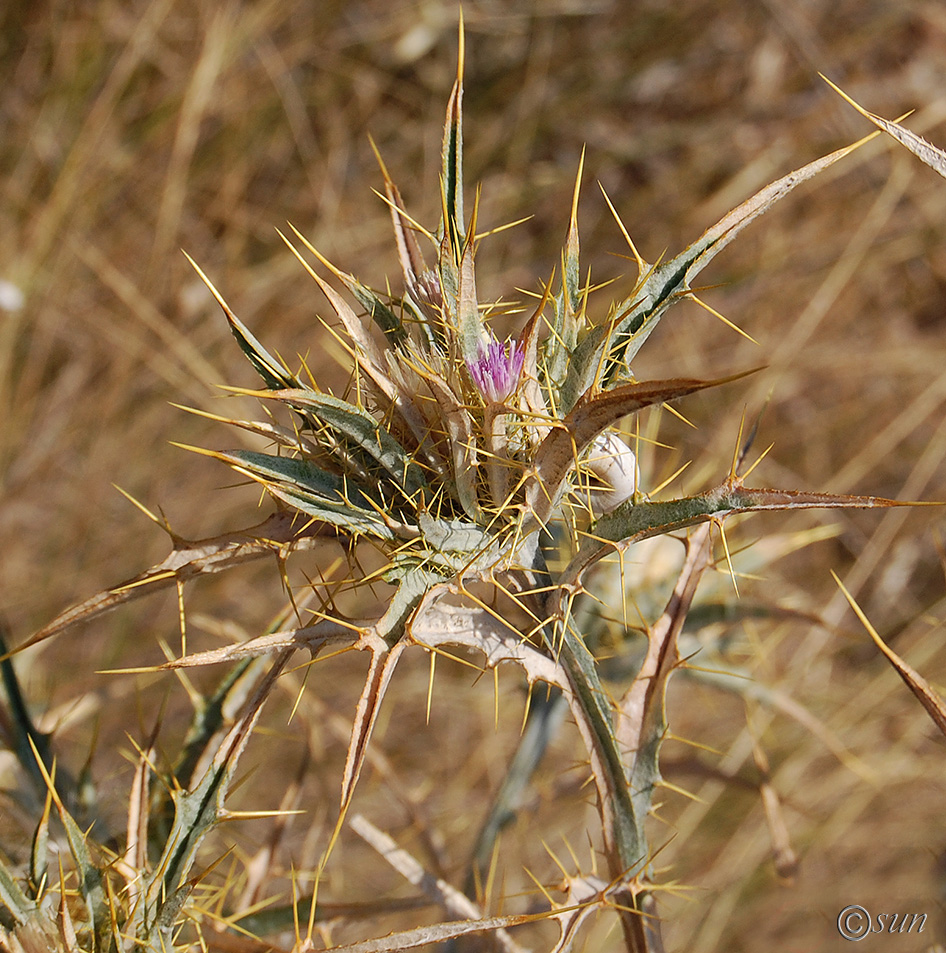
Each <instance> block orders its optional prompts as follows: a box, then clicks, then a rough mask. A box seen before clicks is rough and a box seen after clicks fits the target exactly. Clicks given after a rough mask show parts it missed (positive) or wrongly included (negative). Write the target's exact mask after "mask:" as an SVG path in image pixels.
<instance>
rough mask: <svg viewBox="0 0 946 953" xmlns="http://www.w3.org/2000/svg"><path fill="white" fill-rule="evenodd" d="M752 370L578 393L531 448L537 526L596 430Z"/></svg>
mask: <svg viewBox="0 0 946 953" xmlns="http://www.w3.org/2000/svg"><path fill="white" fill-rule="evenodd" d="M753 373H755V370H752V371H746V372H744V373H742V374H736V375H733V376H731V377H723V378H720V379H718V380H711V381H704V380H697V379H694V378H674V379H670V380H661V381H642V382H639V383H635V384H624V385H622V386H620V387H615V388H614V389H613V390H609V391H605V392H604V393H601V394H597V395H596V396H590V395H585V396H583V397H582V398H581V400H579V401H578V403H577V404H576V405H575V407H574V409H573V410H572V411H571V412H570V413H569V414H568V415H567V416H566V417H565V419H564V420H563V421H562V422H561V424H560V425H559V426H555V427H553V428H552V429H551V431H550V432H549V433H548V435H547V436H546V438H545V439H544V440H543V441H542V444H541V446H540V447H539V449H538V451H537V452H536V455H535V475H534V476H533V477H532V479H531V481H530V484H529V485H528V488H527V491H526V492H527V499H528V501H529V505H530V507H531V510H532V513H533V515H534V517H535V519H536V520H537V521H538V522H540V523H543V524H544V523H545V522H546V521H547V520H548V519H549V517H550V516H551V513H552V510H553V509H554V508H555V506H556V505H557V503H558V499H559V497H560V496H561V493H562V491H563V489H564V486H565V480H566V478H567V477H568V474H569V473H570V472H571V471H572V470H573V469H574V468H575V467H576V466H577V464H578V461H579V459H580V457H581V455H582V453H584V452H585V450H587V449H588V447H589V446H590V445H591V442H592V441H593V440H594V439H595V437H597V436H598V434H600V433H602V432H603V431H604V430H607V428H608V427H610V426H612V425H613V424H615V423H616V422H617V421H619V420H620V419H621V418H622V417H626V416H627V415H628V414H632V413H636V412H637V411H638V410H641V409H643V408H644V407H650V406H652V405H654V404H661V403H666V402H667V401H671V400H676V399H677V398H680V397H685V396H686V395H688V394H693V393H696V392H697V391H700V390H705V389H706V388H708V387H717V386H719V385H721V384H728V383H731V382H732V381H735V380H739V379H740V378H742V377H745V376H747V375H748V374H753Z"/></svg>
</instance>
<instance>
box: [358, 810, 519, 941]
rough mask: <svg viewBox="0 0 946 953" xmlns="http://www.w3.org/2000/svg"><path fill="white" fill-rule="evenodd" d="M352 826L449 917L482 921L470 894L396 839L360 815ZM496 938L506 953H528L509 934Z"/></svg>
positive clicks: (499, 931)
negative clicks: (437, 873)
mask: <svg viewBox="0 0 946 953" xmlns="http://www.w3.org/2000/svg"><path fill="white" fill-rule="evenodd" d="M348 826H349V827H351V829H352V830H353V831H354V832H355V833H356V834H357V835H358V836H359V837H360V838H362V840H364V841H366V842H367V843H368V844H370V845H371V847H373V848H374V849H375V850H376V851H377V852H378V854H379V855H380V856H381V857H383V858H384V859H385V860H386V861H387V862H388V863H389V864H390V865H391V866H392V867H393V868H394V869H395V870H396V871H397V872H398V873H399V874H401V876H402V877H404V879H405V880H407V881H408V882H409V883H411V884H413V885H414V886H415V887H419V888H420V889H422V890H423V891H424V892H425V893H426V894H427V895H428V896H430V897H431V898H432V899H434V900H435V901H436V902H437V903H439V904H440V905H441V906H442V907H443V908H444V909H445V910H446V911H447V912H448V913H451V914H453V915H454V916H461V917H466V918H467V919H470V920H475V919H479V918H481V917H482V915H483V913H482V911H481V910H480V909H479V907H477V905H476V904H475V903H473V901H472V900H470V898H469V897H467V896H466V894H464V893H463V892H462V891H460V890H457V889H456V887H453V886H451V885H450V884H449V883H447V882H446V881H445V880H443V879H441V878H440V877H435V876H433V874H430V873H428V872H427V871H426V870H424V868H423V867H422V866H421V865H420V864H419V863H418V862H417V860H416V859H415V858H414V857H412V856H411V855H410V854H409V853H408V852H407V851H406V850H403V849H402V848H400V847H398V846H397V844H396V843H395V841H394V840H393V838H391V837H389V836H388V835H387V834H385V833H384V832H383V831H381V830H379V829H378V828H377V827H375V826H374V824H372V823H371V822H370V821H369V820H368V819H367V818H366V817H364V816H363V815H361V814H356V815H355V816H354V817H353V818H352V819H351V820H350V821H349V822H348ZM495 937H496V941H497V943H498V945H499V946H500V947H501V948H502V949H503V950H504V951H505V953H525V951H524V950H523V948H522V947H521V946H520V945H519V944H518V943H516V942H515V941H514V940H513V939H512V937H511V936H509V934H508V933H507V932H506V931H505V930H503V929H498V930H496V932H495Z"/></svg>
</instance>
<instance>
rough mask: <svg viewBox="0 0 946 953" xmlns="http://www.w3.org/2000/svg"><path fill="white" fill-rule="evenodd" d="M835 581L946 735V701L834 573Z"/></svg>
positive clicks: (872, 636)
mask: <svg viewBox="0 0 946 953" xmlns="http://www.w3.org/2000/svg"><path fill="white" fill-rule="evenodd" d="M831 575H832V576H834V581H835V582H836V583H837V584H838V586H839V587H840V589H841V592H843V593H844V598H845V599H847V601H848V602H849V603H850V606H851V608H852V609H853V610H854V612H855V614H856V615H857V617H858V619H860V620H861V622H862V623H863V625H864V628H865V629H867V631H868V633H869V634H870V637H871V638H872V639H873V640H874V644H875V645H876V646H877V648H879V649H880V651H881V652H883V653H884V655H885V656H886V658H887V661H888V662H890V664H891V665H892V666H893V667H894V668H895V669H896V670H897V674H898V675H899V676H900V677H901V678H902V679H903V680H904V682H906V684H907V688H909V689H910V691H911V692H913V694H914V695H916V697H917V699H919V702H920V704H921V705H922V706H923V707H924V708H925V709H926V713H927V714H928V715H929V716H930V718H932V719H933V723H934V724H935V725H936V727H937V728H939V730H940V731H941V732H942V733H943V734H944V735H946V702H944V700H943V698H942V696H941V695H940V694H939V692H937V691H936V689H934V688H933V686H932V685H931V684H930V683H929V682H928V681H927V680H926V679H925V678H924V677H923V676H922V675H921V674H920V673H919V672H918V671H917V670H916V669H915V668H913V666H912V665H910V664H909V663H908V662H905V661H904V660H903V659H902V658H900V656H899V655H897V653H896V652H894V650H893V649H891V648H890V647H889V646H888V645H887V643H886V642H884V640H883V639H882V638H881V637H880V635H879V634H878V633H877V630H876V629H875V628H874V627H873V626H872V625H871V624H870V620H869V619H868V618H867V616H866V615H865V614H864V612H863V610H862V609H861V607H860V606H859V605H858V604H857V603H856V602H855V601H854V597H853V596H852V595H851V594H850V593H849V592H848V591H847V589H846V588H845V586H844V583H842V582H841V580H840V579H838V577H837V576H836V575H835V574H834V572H832V573H831Z"/></svg>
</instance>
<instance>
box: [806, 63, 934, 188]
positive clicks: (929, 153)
mask: <svg viewBox="0 0 946 953" xmlns="http://www.w3.org/2000/svg"><path fill="white" fill-rule="evenodd" d="M818 75H819V76H821V78H822V79H823V80H824V81H825V82H826V83H827V84H828V85H829V86H830V87H831V88H832V89H833V90H834V91H835V92H836V93H837V94H838V95H839V96H841V97H843V98H844V99H845V100H846V101H847V102H849V103H850V104H851V105H852V106H853V107H854V108H855V109H856V110H857V111H858V112H859V113H860V114H861V115H862V116H864V117H865V118H866V119H869V120H870V121H871V122H872V123H873V124H874V125H875V126H877V127H878V128H879V129H882V130H883V131H884V132H886V133H887V135H888V136H891V137H893V138H894V139H896V140H897V142H899V143H900V144H901V145H902V146H906V148H907V149H909V150H910V152H912V153H913V154H914V155H915V156H916V157H917V158H918V159H919V160H920V161H921V162H924V163H926V165H928V166H929V167H930V168H931V169H933V171H934V172H938V173H939V174H940V175H941V176H943V177H944V178H946V152H944V151H943V150H942V149H940V148H938V147H937V146H934V145H933V144H932V143H931V142H927V141H926V140H925V139H924V138H923V137H922V136H918V135H917V134H916V133H915V132H911V131H910V130H909V129H907V128H906V127H904V126H901V125H900V123H899V122H895V121H893V120H891V119H884V118H883V117H882V116H878V115H876V114H875V113H872V112H868V111H867V110H866V109H864V107H863V106H861V105H859V104H858V103H856V102H855V101H854V100H853V99H851V97H850V96H848V94H847V93H845V92H844V90H842V89H840V88H839V87H837V86H835V85H834V83H832V82H831V80H830V79H828V77H827V76H824V75H823V74H821V73H819V74H818Z"/></svg>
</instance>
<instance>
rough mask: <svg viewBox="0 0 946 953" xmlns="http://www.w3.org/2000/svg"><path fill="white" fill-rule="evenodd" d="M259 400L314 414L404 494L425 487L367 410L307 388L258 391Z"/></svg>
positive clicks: (415, 469) (420, 474) (416, 469)
mask: <svg viewBox="0 0 946 953" xmlns="http://www.w3.org/2000/svg"><path fill="white" fill-rule="evenodd" d="M257 396H259V397H268V398H272V399H274V400H279V401H282V402H284V403H286V404H288V405H289V406H291V407H293V408H296V409H302V410H304V411H313V412H314V416H315V417H317V418H318V419H319V420H320V421H321V422H322V423H324V424H326V425H327V426H328V427H330V428H331V429H332V430H334V431H335V432H336V433H337V434H340V435H341V436H343V437H344V438H346V439H347V440H348V441H349V442H350V443H352V444H354V445H355V446H357V447H358V448H360V449H361V450H363V451H365V453H367V454H368V455H369V456H370V457H371V458H373V459H374V460H375V461H376V462H377V463H379V464H380V465H381V466H382V467H383V468H384V469H385V470H387V472H388V473H389V474H390V475H391V477H392V478H393V479H394V481H395V482H396V483H397V484H398V486H400V487H401V488H402V489H403V491H404V492H405V493H406V494H407V495H408V496H412V495H413V494H414V493H416V492H417V491H418V490H420V489H421V488H423V487H425V486H426V485H427V481H426V479H425V477H424V472H423V470H422V469H421V467H420V466H419V464H418V463H417V462H416V461H415V460H414V459H413V458H412V457H411V455H410V454H409V453H408V452H407V451H406V450H405V449H404V448H403V447H402V446H401V445H400V444H399V443H398V442H397V441H396V440H395V439H394V437H392V436H391V435H390V434H389V433H388V432H387V431H386V430H385V429H384V428H383V427H382V426H381V424H380V423H378V421H376V420H375V419H374V417H372V416H371V414H369V413H368V412H367V411H365V410H362V409H361V408H360V407H356V406H355V405H354V404H349V403H348V402H347V401H344V400H341V399H340V398H338V397H333V396H331V395H330V394H322V393H319V392H318V391H313V390H309V389H308V388H298V389H292V390H282V391H270V392H257Z"/></svg>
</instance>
